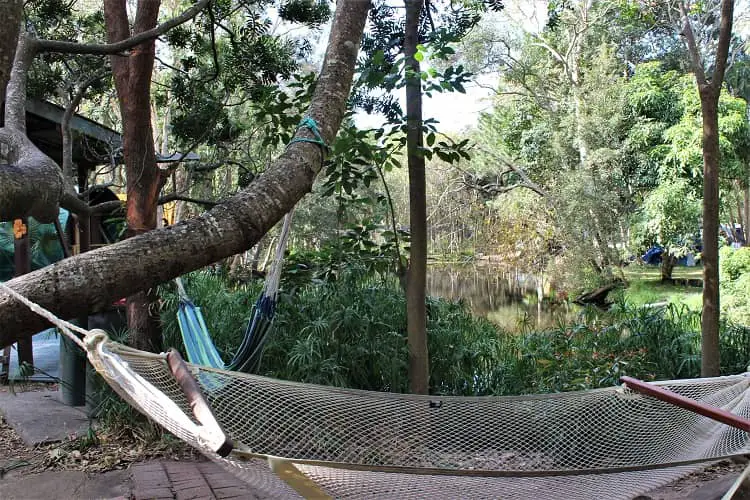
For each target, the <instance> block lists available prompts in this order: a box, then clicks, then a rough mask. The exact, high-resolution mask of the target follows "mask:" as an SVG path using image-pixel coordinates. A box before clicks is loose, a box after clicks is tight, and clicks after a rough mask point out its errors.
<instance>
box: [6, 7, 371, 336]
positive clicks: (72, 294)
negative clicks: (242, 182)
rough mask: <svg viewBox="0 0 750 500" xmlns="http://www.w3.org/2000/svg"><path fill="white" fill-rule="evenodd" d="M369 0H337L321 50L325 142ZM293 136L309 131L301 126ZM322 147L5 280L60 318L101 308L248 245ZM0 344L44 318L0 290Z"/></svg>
mask: <svg viewBox="0 0 750 500" xmlns="http://www.w3.org/2000/svg"><path fill="white" fill-rule="evenodd" d="M369 8H370V3H369V2H363V1H361V0H340V1H339V2H338V4H337V8H336V14H335V18H334V21H333V26H332V28H331V34H330V38H329V43H328V48H327V51H326V57H325V60H324V61H323V68H322V72H321V75H320V78H319V79H318V83H317V85H316V87H315V93H314V94H313V99H312V102H311V105H310V108H309V109H308V113H307V116H309V117H310V118H312V119H314V120H315V121H316V122H317V123H318V127H319V130H320V133H321V136H322V137H323V139H324V140H325V141H326V142H327V143H329V144H330V143H331V141H333V139H334V138H335V136H336V132H337V131H338V129H339V126H340V125H341V121H342V119H343V116H344V112H345V110H346V103H347V98H348V96H349V91H350V89H351V83H352V77H353V74H354V68H355V64H356V58H357V52H358V48H359V43H360V40H361V37H362V31H363V30H364V25H365V21H366V19H367V13H368V11H369ZM296 137H304V138H308V139H312V138H314V136H313V134H312V133H311V132H309V131H308V130H306V129H304V128H303V129H300V130H299V131H298V132H297V134H296ZM322 157H323V154H322V152H321V148H320V147H319V146H317V145H315V144H311V143H307V142H295V143H293V144H290V145H289V146H288V147H287V148H286V149H285V150H284V152H283V153H282V154H281V155H280V157H279V158H278V159H277V160H276V161H275V162H274V163H273V164H272V165H271V166H270V167H269V168H268V170H267V171H266V172H265V173H264V174H263V175H261V176H259V177H258V178H257V179H256V180H255V181H254V182H252V183H251V184H250V185H249V186H248V187H247V188H246V189H244V190H242V191H240V192H239V193H237V194H236V195H235V196H233V197H231V198H228V199H227V200H225V201H224V202H222V203H221V204H219V205H217V206H216V207H214V208H213V209H212V210H210V211H209V212H206V213H204V214H202V215H201V216H199V217H196V218H193V219H190V220H186V221H183V222H180V223H178V224H174V225H172V226H168V227H165V228H163V229H157V230H154V231H149V232H147V233H144V234H142V235H139V236H135V237H133V238H128V239H127V240H125V241H122V242H119V243H116V244H113V245H109V246H106V247H102V248H99V249H97V250H94V251H91V252H87V253H86V254H83V255H78V256H76V257H73V258H70V259H65V260H63V261H60V262H58V263H56V264H54V265H52V266H47V267H45V268H43V269H40V270H38V271H35V272H32V273H29V274H27V275H25V276H23V277H20V278H16V279H13V280H11V281H9V282H7V283H6V285H8V286H10V287H11V288H13V289H14V290H16V291H17V292H19V293H21V294H22V295H25V296H26V297H28V298H29V299H31V300H32V301H34V302H36V303H37V304H39V305H41V306H42V307H45V308H46V309H49V310H50V311H52V312H54V313H56V314H59V315H61V316H63V317H68V318H70V317H75V316H77V315H80V314H85V313H87V312H96V311H100V310H102V309H105V308H106V307H108V305H109V304H111V303H112V302H113V301H114V300H118V299H119V298H121V297H123V296H126V295H131V294H133V293H134V292H136V291H138V290H144V289H148V288H151V287H153V286H155V285H157V284H159V283H162V282H165V281H167V280H171V279H174V278H175V277H177V276H179V275H181V274H184V273H186V272H189V271H193V270H195V269H199V268H201V267H204V266H206V265H208V264H210V263H212V262H216V261H218V260H221V259H223V258H226V257H228V256H230V255H234V254H236V253H239V252H242V251H245V250H247V249H248V248H251V247H252V246H253V245H254V244H255V243H257V242H258V240H259V239H260V238H261V237H262V236H263V235H264V234H265V233H266V232H267V231H268V230H269V229H271V228H272V227H273V226H274V225H275V224H276V223H277V222H278V221H279V220H280V219H281V218H282V217H283V216H284V214H286V213H287V212H288V211H289V210H290V209H291V208H292V207H293V206H294V205H295V204H296V203H297V202H298V201H299V200H300V199H301V198H302V197H303V196H304V195H305V194H306V193H308V192H310V191H311V189H312V184H313V181H314V179H315V176H316V175H317V173H318V172H319V170H320V169H321V166H322V159H323V158H322ZM0 324H1V325H3V327H2V328H0V346H5V345H8V344H10V343H12V342H14V341H15V340H16V338H19V337H23V336H29V335H31V334H33V333H34V332H37V331H39V330H41V329H42V328H43V327H44V326H45V325H46V322H45V321H44V320H43V319H41V318H40V317H39V316H37V315H36V314H34V313H33V312H31V311H30V310H29V309H27V308H26V307H25V306H23V305H22V304H21V303H19V302H16V301H14V300H13V299H12V298H11V297H10V296H9V295H8V294H7V293H5V292H2V291H0Z"/></svg>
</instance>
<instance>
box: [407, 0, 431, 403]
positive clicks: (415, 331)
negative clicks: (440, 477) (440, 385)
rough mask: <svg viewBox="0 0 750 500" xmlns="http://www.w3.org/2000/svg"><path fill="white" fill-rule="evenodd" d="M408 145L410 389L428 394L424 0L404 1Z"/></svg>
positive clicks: (408, 332) (416, 392)
mask: <svg viewBox="0 0 750 500" xmlns="http://www.w3.org/2000/svg"><path fill="white" fill-rule="evenodd" d="M405 4H406V28H405V32H404V35H405V36H404V56H405V57H406V67H407V69H406V71H407V73H406V120H407V123H408V128H407V131H406V147H407V151H408V158H409V226H410V233H411V241H410V252H409V253H410V257H409V269H408V272H407V277H406V325H407V334H408V344H409V390H410V391H411V392H412V393H414V394H427V393H428V391H429V382H430V358H429V352H428V350H427V309H426V304H425V300H426V280H427V189H426V186H425V161H424V152H423V151H422V148H423V147H424V143H423V137H422V80H421V78H420V77H419V61H417V60H416V59H415V58H414V54H416V52H417V44H418V43H419V31H418V30H419V16H420V13H421V12H422V0H405Z"/></svg>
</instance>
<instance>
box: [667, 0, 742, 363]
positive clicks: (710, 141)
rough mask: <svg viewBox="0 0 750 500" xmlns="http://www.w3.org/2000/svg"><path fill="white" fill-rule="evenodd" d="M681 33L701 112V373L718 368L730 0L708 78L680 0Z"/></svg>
mask: <svg viewBox="0 0 750 500" xmlns="http://www.w3.org/2000/svg"><path fill="white" fill-rule="evenodd" d="M679 9H680V14H681V16H682V22H683V28H682V35H683V36H684V37H685V43H686V45H687V48H688V54H689V55H690V63H691V66H692V69H693V73H695V80H696V82H697V84H698V92H699V93H700V98H701V113H702V116H703V256H702V260H703V313H702V315H701V375H702V376H704V377H715V376H717V375H719V372H720V352H719V314H720V309H719V164H720V161H721V153H720V149H719V112H718V108H719V95H720V93H721V87H722V84H723V82H724V72H725V70H726V64H727V56H728V54H729V42H730V39H731V36H732V20H733V14H734V1H733V0H722V2H721V24H720V27H719V43H718V45H717V48H716V61H715V68H714V72H713V75H712V76H711V79H710V80H709V79H708V78H707V77H706V72H705V68H704V67H703V64H702V62H701V57H700V52H699V50H698V46H697V44H696V40H695V36H694V34H693V29H692V26H691V24H690V18H689V17H688V10H687V7H686V5H685V3H684V2H680V3H679Z"/></svg>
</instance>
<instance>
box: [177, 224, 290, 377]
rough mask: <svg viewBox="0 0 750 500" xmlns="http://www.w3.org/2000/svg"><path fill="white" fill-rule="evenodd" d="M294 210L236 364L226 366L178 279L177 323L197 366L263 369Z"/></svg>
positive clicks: (254, 370)
mask: <svg viewBox="0 0 750 500" xmlns="http://www.w3.org/2000/svg"><path fill="white" fill-rule="evenodd" d="M293 212H294V211H293V210H292V211H290V212H289V213H288V214H286V216H285V217H284V223H283V225H282V226H281V233H280V234H279V241H278V243H277V245H276V254H275V256H274V260H273V262H272V264H271V269H270V271H269V272H268V275H267V276H266V281H265V284H264V285H263V291H262V292H261V295H260V297H259V298H258V301H257V302H256V303H255V305H254V306H253V310H252V314H251V317H250V321H249V322H248V324H247V327H246V328H245V335H244V337H243V339H242V344H240V347H239V349H238V350H237V352H236V353H235V354H234V356H233V357H232V360H231V361H230V362H229V363H227V364H225V363H224V361H223V360H222V358H221V355H220V354H219V351H218V349H216V346H215V345H214V343H213V340H212V339H211V334H210V333H209V331H208V327H207V326H206V322H205V320H204V319H203V314H202V313H201V309H200V307H198V306H196V305H195V304H194V303H193V301H192V300H191V299H190V297H189V296H188V294H187V292H186V291H185V287H184V285H183V284H182V280H180V279H179V278H177V279H176V280H175V283H176V284H177V292H178V295H179V297H180V302H179V305H178V309H177V322H178V324H179V326H180V333H181V335H182V342H183V344H184V346H185V352H186V354H187V357H188V360H189V361H190V362H191V363H195V364H197V365H203V366H210V367H211V368H219V369H225V370H231V371H240V372H245V373H256V372H257V371H258V368H259V366H260V360H261V357H262V355H263V348H264V346H265V344H266V341H267V340H268V337H269V335H270V331H271V326H272V323H273V317H274V314H275V313H276V297H277V295H278V292H279V282H280V280H281V269H282V268H283V267H284V251H285V249H286V243H287V240H288V239H289V232H290V228H291V224H292V214H293Z"/></svg>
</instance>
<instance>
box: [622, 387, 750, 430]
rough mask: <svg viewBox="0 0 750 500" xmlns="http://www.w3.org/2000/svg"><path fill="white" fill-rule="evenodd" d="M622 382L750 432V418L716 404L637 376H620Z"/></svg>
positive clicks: (670, 402) (647, 393) (639, 390)
mask: <svg viewBox="0 0 750 500" xmlns="http://www.w3.org/2000/svg"><path fill="white" fill-rule="evenodd" d="M620 382H622V383H624V384H625V385H626V386H627V387H629V388H630V389H632V390H634V391H636V392H640V393H642V394H646V395H648V396H652V397H655V398H656V399H660V400H661V401H665V402H667V403H669V404H673V405H675V406H679V407H680V408H684V409H686V410H689V411H692V412H694V413H698V414H699V415H703V416H704V417H708V418H710V419H713V420H716V421H717V422H721V423H722V424H726V425H729V426H732V427H736V428H737V429H740V430H743V431H745V432H750V419H747V418H744V417H741V416H739V415H735V414H734V413H731V412H728V411H726V410H722V409H721V408H717V407H715V406H711V405H707V404H705V403H701V402H700V401H696V400H694V399H690V398H686V397H685V396H682V395H680V394H677V393H676V392H672V391H670V390H667V389H663V388H661V387H659V386H656V385H653V384H649V383H648V382H644V381H642V380H638V379H636V378H632V377H620Z"/></svg>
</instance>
